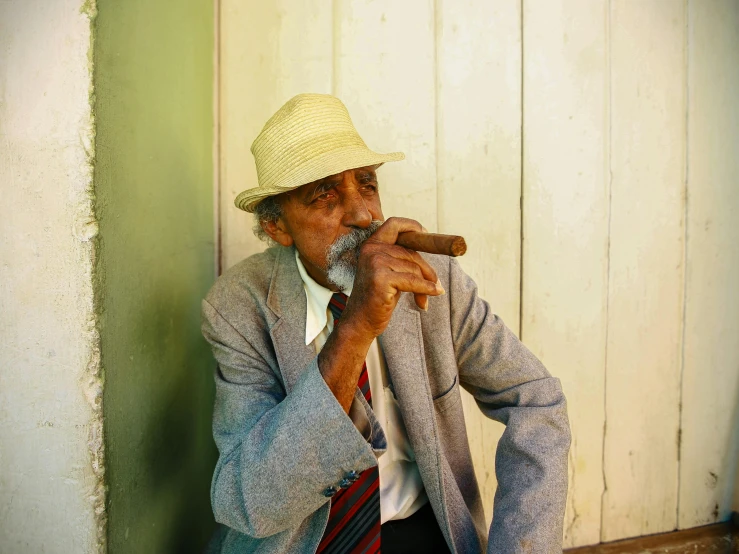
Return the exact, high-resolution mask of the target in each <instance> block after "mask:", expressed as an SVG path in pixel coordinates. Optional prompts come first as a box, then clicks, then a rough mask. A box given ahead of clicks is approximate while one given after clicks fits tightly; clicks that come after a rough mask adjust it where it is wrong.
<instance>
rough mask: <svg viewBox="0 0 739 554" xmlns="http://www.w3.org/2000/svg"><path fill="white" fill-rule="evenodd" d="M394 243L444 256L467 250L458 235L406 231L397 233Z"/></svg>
mask: <svg viewBox="0 0 739 554" xmlns="http://www.w3.org/2000/svg"><path fill="white" fill-rule="evenodd" d="M395 244H398V245H400V246H403V247H405V248H410V249H411V250H418V251H419V252H428V253H429V254H442V255H444V256H461V255H462V254H464V253H465V252H467V243H466V242H465V241H464V238H463V237H460V236H458V235H439V234H437V233H419V232H416V231H406V232H405V233H398V240H397V241H395Z"/></svg>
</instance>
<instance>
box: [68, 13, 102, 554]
mask: <svg viewBox="0 0 739 554" xmlns="http://www.w3.org/2000/svg"><path fill="white" fill-rule="evenodd" d="M97 13H98V12H97V2H96V0H84V1H83V2H82V4H81V6H80V15H81V16H82V17H85V18H86V19H87V20H88V24H89V44H88V49H87V67H88V78H89V83H88V97H87V103H88V112H87V121H86V122H85V125H84V127H83V129H82V131H81V133H80V141H81V143H82V148H83V150H84V152H85V163H84V175H85V186H84V191H83V192H82V194H81V196H80V199H79V205H78V214H77V217H76V218H75V228H74V230H73V233H74V235H75V237H76V238H77V239H78V240H79V241H80V243H81V245H82V255H83V258H84V260H83V263H84V267H85V271H86V275H85V277H86V280H85V281H86V284H87V289H88V290H87V294H86V314H85V316H86V317H85V320H86V322H87V323H86V326H85V335H86V339H87V345H88V351H87V359H86V361H85V371H84V373H83V375H82V378H81V383H80V384H81V387H82V393H83V395H84V397H85V400H86V401H87V403H88V405H89V406H90V409H91V411H92V417H91V420H90V427H89V433H88V438H87V447H88V450H89V455H90V466H91V468H92V475H93V483H92V487H91V489H90V492H89V494H88V497H87V499H88V501H89V503H90V505H91V507H92V510H93V522H94V552H95V553H97V554H104V553H106V552H107V527H108V516H107V507H106V502H107V491H108V488H107V484H106V480H105V440H104V427H103V422H104V418H103V389H104V383H105V379H104V377H105V376H104V372H103V367H102V362H101V339H100V311H101V309H102V291H103V287H102V279H101V276H100V272H99V262H98V261H99V256H98V251H99V248H100V241H99V237H98V233H99V225H98V219H97V213H96V210H95V201H96V198H95V187H94V176H95V145H96V143H95V85H94V71H95V67H94V48H95V20H96V18H97Z"/></svg>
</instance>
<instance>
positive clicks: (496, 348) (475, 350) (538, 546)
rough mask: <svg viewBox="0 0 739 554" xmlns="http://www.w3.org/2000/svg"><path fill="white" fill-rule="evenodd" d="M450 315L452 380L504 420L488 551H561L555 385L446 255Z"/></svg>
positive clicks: (566, 432)
mask: <svg viewBox="0 0 739 554" xmlns="http://www.w3.org/2000/svg"><path fill="white" fill-rule="evenodd" d="M449 285H450V288H449V291H448V293H449V294H450V299H449V300H450V304H451V323H452V332H453V341H454V347H455V354H456V357H457V363H458V368H459V376H460V384H461V385H462V386H463V387H464V388H465V389H467V391H469V392H470V393H471V394H472V396H474V398H475V400H476V401H477V405H478V406H479V407H480V410H482V412H483V413H484V414H485V415H486V416H487V417H489V418H491V419H494V420H495V421H499V422H501V423H503V424H504V425H505V426H506V429H505V431H504V433H503V436H502V438H501V440H500V442H499V443H498V450H497V453H496V457H495V474H496V477H497V479H498V489H497V491H496V494H495V507H494V511H493V523H492V525H491V527H490V532H489V537H488V552H491V553H492V552H496V553H500V552H505V553H518V552H521V553H524V552H536V553H539V552H541V553H550V552H561V551H562V526H563V519H564V510H565V504H566V499H567V475H568V474H567V453H568V451H569V447H570V428H569V422H568V419H567V407H566V402H565V397H564V394H563V393H562V387H561V385H560V382H559V380H558V379H555V378H553V377H552V376H551V375H549V373H548V372H547V370H546V369H545V368H544V366H543V365H542V364H541V362H540V361H539V360H538V359H537V358H536V357H535V356H534V355H533V354H532V353H531V352H530V351H529V350H528V349H527V348H526V347H525V346H524V345H523V344H522V343H521V342H520V341H519V340H518V338H516V336H515V335H514V334H513V333H512V332H511V331H510V330H509V329H508V328H507V327H506V326H505V324H504V323H503V321H502V320H501V319H500V318H498V316H496V315H495V314H493V313H492V311H491V310H490V306H489V305H488V304H487V302H485V301H484V300H482V299H481V298H480V297H479V296H478V295H477V286H476V285H475V283H474V282H473V281H472V279H470V278H469V277H468V276H467V275H466V274H465V273H464V272H463V271H462V269H461V268H460V267H459V265H458V264H457V263H456V261H454V260H452V261H451V267H450V283H449Z"/></svg>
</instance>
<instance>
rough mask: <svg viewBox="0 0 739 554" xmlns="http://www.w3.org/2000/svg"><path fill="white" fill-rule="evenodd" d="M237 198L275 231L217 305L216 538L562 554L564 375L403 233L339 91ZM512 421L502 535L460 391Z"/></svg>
mask: <svg viewBox="0 0 739 554" xmlns="http://www.w3.org/2000/svg"><path fill="white" fill-rule="evenodd" d="M252 153H253V154H254V158H255V160H256V165H257V173H258V180H259V186H258V187H256V188H252V189H249V190H246V191H244V192H243V193H241V194H240V195H239V196H238V197H237V198H236V205H237V206H238V207H239V208H241V209H244V210H246V211H249V212H254V213H255V214H256V216H257V220H258V226H257V228H256V231H257V234H259V235H261V236H264V237H268V238H269V239H270V241H272V242H274V243H276V245H275V246H273V247H271V248H269V249H268V250H266V251H265V252H263V253H261V254H257V255H255V256H252V257H250V258H248V259H246V260H244V261H243V262H241V263H240V264H238V265H236V266H235V267H233V268H231V269H230V270H228V271H227V272H226V273H225V274H224V275H223V276H222V277H221V278H219V279H218V281H217V282H216V284H215V285H214V286H213V288H212V290H211V291H210V293H209V294H208V296H207V298H206V299H205V300H204V302H203V318H204V322H203V333H204V335H205V337H206V339H207V340H208V341H209V342H210V343H211V345H212V347H213V352H214V354H215V357H216V360H217V361H218V369H217V371H216V386H217V388H216V404H215V409H214V416H213V429H214V435H215V440H216V443H217V446H218V449H219V452H220V457H219V460H218V464H217V466H216V469H215V473H214V476H213V486H212V503H213V511H214V513H215V517H216V520H217V521H218V522H220V523H221V524H223V526H222V527H221V528H220V530H219V532H218V533H217V534H216V536H215V537H214V539H213V541H212V543H211V547H212V550H214V551H217V552H224V553H236V552H326V553H333V552H379V551H380V550H382V551H383V552H384V553H386V554H387V553H392V552H448V551H451V552H465V553H466V552H481V551H485V550H487V551H488V552H502V553H513V552H533V553H537V554H539V553H546V552H556V551H561V541H562V520H563V513H564V505H565V497H566V490H567V451H568V448H569V444H570V435H569V428H568V422H567V415H566V408H565V399H564V396H563V394H562V390H561V387H560V384H559V381H558V380H556V379H554V378H552V377H551V376H550V375H549V374H548V373H547V371H546V369H545V368H544V367H543V366H542V365H541V363H540V362H539V361H538V360H537V359H536V358H535V357H534V356H533V355H532V354H531V353H530V352H529V351H528V350H527V349H526V348H525V347H524V346H523V345H522V344H521V343H520V342H519V341H518V339H517V338H516V337H515V336H514V335H513V334H512V333H511V332H510V331H509V330H508V329H507V328H506V327H505V325H504V324H503V322H502V321H501V320H500V319H499V318H498V317H497V316H495V315H494V314H493V313H492V312H491V310H490V308H489V306H488V304H487V303H486V302H485V301H484V300H482V299H480V298H479V297H478V296H477V289H476V286H475V284H474V283H473V282H472V280H471V279H470V278H469V277H467V276H466V275H465V274H464V272H463V271H462V270H461V269H460V267H459V265H458V264H457V263H456V262H455V261H454V260H453V259H452V258H448V257H445V256H436V255H423V256H421V255H419V254H418V253H417V252H415V251H412V250H408V249H406V248H403V247H401V246H398V245H397V244H395V243H396V240H397V238H398V234H399V233H401V232H404V231H423V228H422V227H421V225H420V224H419V223H417V222H415V221H412V220H409V219H401V218H389V219H387V220H385V219H384V217H383V214H382V207H381V204H380V191H379V185H378V180H377V175H376V170H377V168H378V167H379V166H380V165H382V164H383V163H385V162H391V161H398V160H401V159H403V155H402V154H400V153H395V154H378V153H375V152H373V151H371V150H369V149H368V148H367V146H366V145H365V143H364V142H363V141H362V139H361V138H360V137H359V135H358V133H357V132H356V130H355V129H354V126H353V125H352V122H351V119H350V118H349V114H348V113H347V111H346V108H345V107H344V105H343V104H342V103H341V102H340V101H339V100H338V99H336V98H333V97H331V96H327V95H319V94H302V95H299V96H296V97H295V98H293V99H291V100H290V101H289V102H287V104H285V105H284V106H283V107H282V108H280V110H279V111H278V112H277V113H276V114H275V115H274V116H273V117H272V118H271V119H270V120H269V121H268V122H267V124H266V125H265V127H264V129H263V130H262V132H261V133H260V135H259V136H258V137H257V139H256V140H255V141H254V144H253V145H252ZM460 387H464V388H465V389H466V390H467V391H469V392H470V393H471V394H472V395H473V396H474V397H475V399H476V400H477V404H478V405H479V407H480V409H481V410H482V411H483V413H484V414H485V415H487V416H488V417H490V418H492V419H495V420H496V421H500V422H502V423H504V424H505V425H506V430H505V432H504V434H503V437H502V439H501V441H500V443H499V445H498V451H497V457H496V474H497V476H498V490H497V493H496V496H495V507H494V517H493V523H492V525H491V527H490V530H489V532H488V531H487V530H486V529H485V524H484V517H483V510H482V506H481V500H480V494H479V490H478V486H477V482H476V480H475V474H474V471H473V467H472V459H471V456H470V451H469V446H468V444H467V435H466V432H465V424H464V415H463V412H462V403H461V401H460V400H461V399H460Z"/></svg>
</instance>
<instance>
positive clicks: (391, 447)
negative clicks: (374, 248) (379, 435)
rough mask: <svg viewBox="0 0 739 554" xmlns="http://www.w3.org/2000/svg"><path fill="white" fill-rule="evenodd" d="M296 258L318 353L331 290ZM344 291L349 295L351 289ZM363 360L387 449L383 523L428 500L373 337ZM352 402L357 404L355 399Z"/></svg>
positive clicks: (382, 460) (330, 324) (326, 329)
mask: <svg viewBox="0 0 739 554" xmlns="http://www.w3.org/2000/svg"><path fill="white" fill-rule="evenodd" d="M295 259H296V260H297V262H298V271H299V272H300V277H301V278H302V279H303V288H304V289H305V296H306V298H307V310H306V321H305V344H313V347H314V348H315V350H316V354H318V353H319V352H320V351H321V349H322V348H323V345H324V344H325V343H326V340H327V339H328V335H329V333H331V331H332V330H333V328H334V318H333V316H332V315H331V312H330V311H329V309H328V304H329V300H330V299H331V295H332V294H333V293H332V292H331V291H330V290H328V289H327V288H325V287H323V286H321V285H319V284H318V283H316V282H315V281H314V280H313V278H312V277H311V276H310V275H308V272H307V271H306V270H305V267H304V266H303V263H302V262H301V261H300V257H299V255H298V252H297V250H296V251H295ZM346 294H347V296H351V291H348V292H347V293H346ZM366 364H367V376H368V377H369V383H370V390H371V391H372V410H373V411H374V413H375V417H376V418H377V421H378V422H379V423H380V426H381V427H382V430H383V431H384V432H385V437H386V438H387V450H386V451H385V453H384V454H381V455H380V456H379V457H378V460H377V462H378V467H379V473H380V514H381V519H382V523H385V522H386V521H390V520H393V519H404V518H407V517H408V516H410V515H412V514H414V513H415V512H416V511H417V510H418V509H419V508H421V507H422V506H423V505H424V504H426V503H427V502H428V497H427V496H426V491H425V490H424V488H423V482H422V481H421V475H420V473H419V472H418V465H417V464H416V457H415V454H414V453H413V448H411V444H410V441H409V440H408V433H407V431H406V429H405V424H404V423H403V418H402V416H401V414H400V407H399V406H398V401H397V400H396V398H395V395H394V394H393V392H392V391H391V390H390V387H389V386H388V378H387V367H386V365H385V358H384V356H383V355H382V351H381V349H380V345H379V344H378V342H377V339H375V340H373V341H372V345H371V346H370V349H369V352H367V358H366ZM378 391H379V392H378ZM354 402H355V403H357V404H358V402H357V400H356V399H355V400H354ZM357 408H358V406H353V407H352V409H351V410H350V414H352V413H356V412H357V411H358V410H357ZM359 411H361V410H359ZM355 423H356V422H355Z"/></svg>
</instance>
